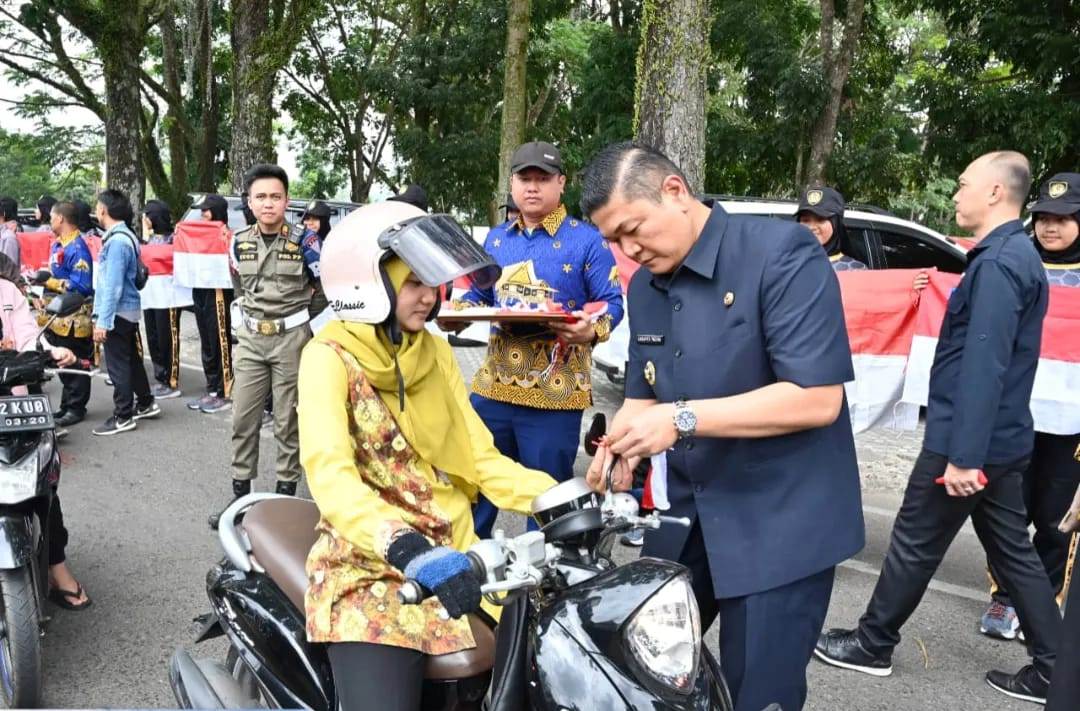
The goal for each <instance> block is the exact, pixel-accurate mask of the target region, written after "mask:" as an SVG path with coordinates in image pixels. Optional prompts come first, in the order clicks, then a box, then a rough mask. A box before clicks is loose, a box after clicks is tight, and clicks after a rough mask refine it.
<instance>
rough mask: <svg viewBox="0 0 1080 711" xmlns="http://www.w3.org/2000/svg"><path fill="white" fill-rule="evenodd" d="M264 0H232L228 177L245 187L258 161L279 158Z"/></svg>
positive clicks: (236, 185) (234, 186) (235, 187)
mask: <svg viewBox="0 0 1080 711" xmlns="http://www.w3.org/2000/svg"><path fill="white" fill-rule="evenodd" d="M269 23H270V15H269V12H268V6H267V4H266V3H265V2H264V0H232V52H233V76H232V80H233V101H232V144H231V146H230V148H229V178H230V183H231V184H232V189H233V190H235V191H236V192H237V193H239V192H240V191H241V190H242V189H243V183H244V173H246V172H247V171H248V169H249V168H251V166H253V165H255V164H256V163H267V162H273V161H274V160H276V155H275V151H274V130H273V115H272V114H273V98H274V80H275V77H276V72H271V71H268V67H267V66H266V64H267V63H266V62H263V61H261V60H262V55H263V52H265V51H266V47H265V45H266V44H267V41H266V40H267V35H269V33H270V24H269Z"/></svg>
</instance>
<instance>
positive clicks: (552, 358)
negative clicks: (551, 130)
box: [459, 141, 623, 538]
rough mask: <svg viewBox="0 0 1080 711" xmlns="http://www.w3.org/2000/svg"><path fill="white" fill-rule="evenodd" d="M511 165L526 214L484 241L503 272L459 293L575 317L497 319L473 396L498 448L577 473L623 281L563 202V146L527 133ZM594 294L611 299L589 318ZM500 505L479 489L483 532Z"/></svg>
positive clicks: (482, 301) (595, 235)
mask: <svg viewBox="0 0 1080 711" xmlns="http://www.w3.org/2000/svg"><path fill="white" fill-rule="evenodd" d="M510 166H511V170H512V171H513V177H512V178H511V187H510V191H511V192H510V194H511V197H512V198H513V201H514V203H516V205H517V207H518V209H519V210H520V215H519V216H518V218H517V219H516V220H514V221H512V222H509V221H508V222H506V223H505V224H502V225H499V226H498V227H495V228H492V230H491V232H489V233H488V236H487V240H486V241H485V242H484V248H485V249H486V250H487V251H488V252H489V253H490V254H491V255H492V256H493V257H494V258H495V261H496V262H498V263H499V265H500V266H501V267H502V269H503V272H502V277H501V278H500V279H499V281H498V283H496V284H495V285H494V286H493V287H491V288H488V289H478V288H476V287H473V288H472V289H471V290H470V291H469V292H468V293H467V294H466V295H465V296H464V297H463V299H462V301H461V302H459V303H462V302H463V303H464V304H465V305H470V304H471V305H483V306H500V307H518V308H521V307H541V306H544V305H545V304H547V302H549V301H552V302H557V303H559V304H561V305H562V306H563V307H564V308H565V309H567V310H569V311H572V312H574V313H575V314H576V315H577V316H578V320H577V321H576V322H575V323H572V324H559V325H556V326H552V327H550V328H549V327H539V326H509V325H506V324H498V323H496V324H495V325H494V326H493V327H492V329H491V339H490V341H489V342H488V351H487V357H486V358H485V360H484V364H483V365H482V366H481V367H480V370H479V371H478V372H477V374H476V377H475V378H474V380H473V386H472V389H473V395H472V403H473V407H475V408H476V411H477V413H478V414H479V415H480V417H481V418H482V419H483V420H484V423H485V424H486V425H487V427H488V429H489V430H491V433H492V434H493V435H494V436H495V445H496V446H497V447H498V448H499V451H500V452H502V453H503V454H505V455H506V456H508V457H510V458H512V459H514V460H516V461H518V462H520V463H521V464H524V465H525V466H527V467H531V468H533V469H540V470H541V471H545V472H547V473H548V474H551V475H552V476H553V477H555V478H556V479H558V480H560V481H565V480H566V479H569V478H570V477H572V476H573V475H574V459H575V458H576V457H577V450H578V442H579V439H580V437H581V416H582V413H583V412H584V411H585V409H586V408H588V407H590V406H591V405H592V380H591V377H590V376H591V371H592V347H593V345H594V344H596V343H599V342H601V341H605V340H607V339H608V337H609V336H610V335H611V330H612V329H613V328H614V327H615V326H616V325H618V323H619V321H621V320H622V316H623V299H622V290H621V289H620V287H619V278H618V270H617V269H616V267H615V258H614V257H613V256H612V255H611V251H610V249H609V248H608V245H607V243H606V242H604V240H603V239H602V238H601V237H600V233H599V232H597V231H596V228H595V227H592V226H591V225H587V224H585V223H584V222H582V221H580V220H577V219H575V218H573V217H570V216H569V215H567V212H566V208H565V207H564V206H563V205H562V193H563V188H564V187H565V185H566V176H565V175H563V166H562V157H561V155H560V154H559V151H558V149H557V148H555V146H553V145H551V144H550V143H544V142H540V141H537V142H533V143H526V144H524V145H522V146H520V147H519V148H518V149H517V150H516V151H515V152H514V155H513V156H512V157H511V159H510ZM595 302H606V305H607V308H606V311H605V312H604V313H603V314H602V315H601V316H600V317H599V318H595V319H591V318H589V317H588V316H587V315H586V313H585V311H584V310H583V309H584V307H585V305H586V304H589V303H595ZM497 513H498V512H497V510H496V509H495V507H494V506H492V505H491V503H490V502H488V501H487V500H485V499H483V498H482V497H481V500H480V501H479V502H478V503H477V505H476V507H475V509H474V511H473V519H474V521H475V524H476V531H477V533H478V534H479V535H480V536H481V537H483V538H486V537H488V536H490V534H491V527H492V525H493V524H494V523H495V516H496V514H497Z"/></svg>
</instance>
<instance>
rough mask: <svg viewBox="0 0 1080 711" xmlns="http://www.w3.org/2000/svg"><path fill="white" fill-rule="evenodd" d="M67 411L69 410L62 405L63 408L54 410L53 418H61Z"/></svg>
mask: <svg viewBox="0 0 1080 711" xmlns="http://www.w3.org/2000/svg"><path fill="white" fill-rule="evenodd" d="M65 412H67V410H65V409H64V408H62V407H61V408H57V409H55V410H53V411H52V416H53V419H54V420H59V419H60V418H61V417H63V416H64V413H65Z"/></svg>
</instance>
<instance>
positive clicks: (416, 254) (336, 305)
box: [319, 201, 502, 323]
mask: <svg viewBox="0 0 1080 711" xmlns="http://www.w3.org/2000/svg"><path fill="white" fill-rule="evenodd" d="M392 254H394V255H397V256H398V257H400V258H401V260H402V261H403V262H405V263H406V264H407V265H408V266H409V268H410V269H411V270H412V272H413V274H415V275H416V277H417V278H418V279H419V280H420V281H421V282H423V283H424V284H425V285H427V286H432V287H438V286H442V285H445V284H449V283H451V282H453V281H454V280H455V279H457V278H459V277H463V276H468V277H470V278H471V279H472V280H473V281H474V282H475V283H477V284H478V285H480V286H481V287H487V286H490V285H492V284H494V283H495V281H496V280H497V279H498V278H499V274H500V273H501V271H502V270H501V269H500V267H499V266H498V265H497V264H495V262H494V261H493V260H492V258H491V256H490V255H488V254H487V253H486V252H485V251H484V250H483V249H482V248H481V247H480V246H479V245H477V244H476V242H475V241H473V239H472V237H470V236H469V233H468V232H466V231H465V230H464V229H463V228H462V227H461V225H459V224H458V223H457V222H456V221H455V220H454V218H452V217H450V216H449V215H429V214H427V213H425V212H424V211H422V210H421V209H420V208H418V207H414V206H413V205H410V204H408V203H404V202H398V201H387V202H379V203H373V204H371V205H364V206H363V207H360V208H358V209H356V210H353V211H352V212H350V213H349V214H348V215H347V216H346V217H345V218H344V219H343V220H341V222H339V223H338V224H337V225H335V226H334V228H333V229H331V230H330V234H329V235H327V236H326V241H325V242H324V243H323V247H322V254H321V256H320V258H319V270H320V274H321V280H322V287H323V291H324V293H325V294H326V298H327V300H328V301H329V302H330V308H332V309H333V310H334V313H335V315H336V316H337V318H339V319H341V320H342V321H352V322H355V323H382V322H384V321H386V320H387V318H388V317H389V316H390V315H391V313H392V312H393V310H394V303H395V296H396V294H395V292H394V287H393V286H392V285H391V284H390V279H389V278H388V277H387V275H386V271H385V270H384V269H383V264H384V263H385V261H386V260H387V259H389V258H390V256H391V255H392ZM437 310H438V305H436V308H435V311H437ZM432 316H433V317H434V311H433V313H432Z"/></svg>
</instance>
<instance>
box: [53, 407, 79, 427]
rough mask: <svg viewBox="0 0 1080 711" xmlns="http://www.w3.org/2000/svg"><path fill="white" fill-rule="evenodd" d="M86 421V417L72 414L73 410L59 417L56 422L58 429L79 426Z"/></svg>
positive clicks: (75, 413)
mask: <svg viewBox="0 0 1080 711" xmlns="http://www.w3.org/2000/svg"><path fill="white" fill-rule="evenodd" d="M84 419H86V415H80V414H79V413H77V412H72V411H71V410H68V411H66V412H64V413H63V414H62V415H60V416H59V417H57V418H56V419H55V420H54V422H55V423H56V426H57V427H71V426H72V425H77V424H79V423H80V422H82V421H83V420H84Z"/></svg>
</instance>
